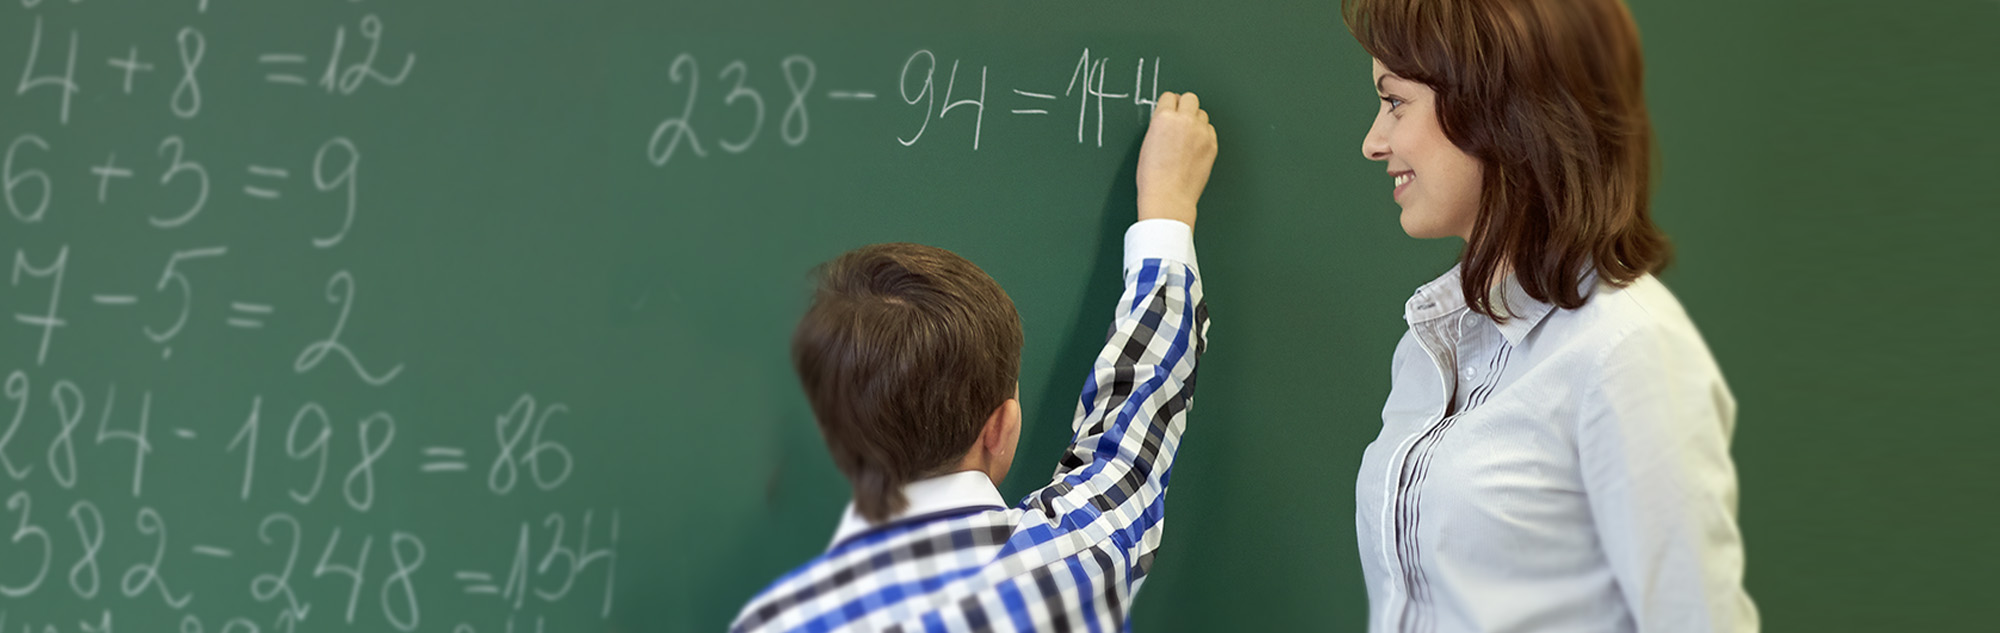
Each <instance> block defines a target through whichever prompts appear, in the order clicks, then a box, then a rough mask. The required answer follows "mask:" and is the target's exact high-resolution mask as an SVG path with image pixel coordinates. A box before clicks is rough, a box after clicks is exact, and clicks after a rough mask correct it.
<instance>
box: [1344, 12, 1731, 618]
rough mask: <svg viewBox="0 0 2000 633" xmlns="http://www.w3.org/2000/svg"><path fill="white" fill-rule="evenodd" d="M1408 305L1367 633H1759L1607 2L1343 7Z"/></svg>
mask: <svg viewBox="0 0 2000 633" xmlns="http://www.w3.org/2000/svg"><path fill="white" fill-rule="evenodd" d="M1342 9H1343V13H1344V17H1345V18H1346V20H1347V24H1348V27H1349V28H1350V29H1351V30H1352V31H1353V32H1354V35H1355V37H1356V38H1357V39H1359V40H1360V42H1361V45H1362V48H1364V49H1366V50H1367V51H1368V52H1369V54H1370V55H1372V56H1374V58H1375V62H1374V71H1373V81H1374V84H1375V87H1376V90H1377V91H1378V93H1379V94H1380V97H1381V99H1382V104H1381V106H1380V108H1379V109H1378V110H1377V111H1376V115H1375V120H1374V123H1373V124H1372V125H1371V126H1370V128H1369V130H1368V134H1367V136H1366V138H1365V140H1363V142H1362V152H1363V153H1364V154H1366V155H1367V156H1368V158H1370V159H1372V160H1377V161H1383V162H1385V163H1387V165H1388V171H1389V174H1390V176H1391V177H1392V178H1393V179H1394V183H1395V190H1394V194H1393V195H1394V196H1395V198H1396V202H1397V203H1398V204H1399V205H1401V206H1402V208H1403V212H1402V225H1403V230H1404V231H1405V232H1407V233H1409V234H1410V236H1412V237H1418V238H1436V237H1458V238H1461V239H1464V240H1465V243H1466V246H1465V251H1464V254H1463V255H1462V256H1461V259H1460V263H1459V266H1457V267H1454V268H1452V269H1451V270H1450V271H1448V272H1446V273H1445V274H1444V275H1443V276H1441V277H1439V278H1438V279H1437V280H1436V281H1433V282H1431V283H1430V284H1427V285H1425V286H1424V287H1422V288H1419V289H1418V290H1417V292H1416V296H1414V297H1412V298H1411V299H1410V300H1409V303H1408V304H1406V306H1405V312H1404V318H1405V320H1406V321H1407V322H1408V323H1409V331H1408V332H1407V333H1405V334H1404V336H1403V340H1402V342H1401V343H1400V344H1399V345H1398V346H1397V348H1396V353H1395V359H1394V361H1393V363H1392V365H1391V367H1392V370H1391V375H1392V383H1391V388H1390V394H1389V400H1388V402H1387V404H1386V405H1385V406H1384V407H1383V409H1382V431H1381V434H1380V435H1378V436H1377V437H1376V439H1375V441H1374V442H1373V443H1371V444H1370V445H1369V446H1368V448H1367V450H1366V451H1365V452H1364V454H1363V456H1362V462H1361V469H1360V472H1359V474H1358V476H1357V479H1356V484H1355V508H1356V512H1355V527H1356V531H1357V536H1358V541H1359V545H1360V551H1361V563H1362V570H1363V576H1364V578H1365V580H1366V582H1367V588H1368V603H1369V609H1370V624H1369V626H1370V630H1372V631H1424V632H1428V631H1576V632H1584V631H1593V632H1594V631H1640V630H1662V631H1666V630H1671V631H1754V630H1756V629H1757V626H1758V620H1757V611H1756V607H1755V606H1754V605H1753V604H1752V603H1751V602H1750V598H1749V596H1748V594H1746V593H1745V592H1744V591H1743V584H1742V583H1743V546H1742V538H1741V536H1740V533H1739V531H1738V528H1737V524H1736V472H1735V465H1734V463H1733V462H1732V461H1731V459H1730V457H1729V438H1730V434H1731V432H1732V431H1733V427H1734V425H1735V421H1736V401H1735V399H1734V397H1733V396H1732V395H1731V394H1730V391H1729V387H1728V385H1727V384H1726V383H1724V382H1723V380H1722V373H1721V370H1720V369H1719V368H1718V367H1717V366H1716V363H1715V360H1714V358H1713V357H1712V355H1711V354H1710V353H1709V350H1708V346H1707V344H1706V343H1705V342H1704V341H1703V340H1702V337H1701V334H1700V333H1699V332H1698V331H1696V329H1695V327H1694V324H1693V322H1691V321H1690V320H1689V319H1688V316H1687V314H1686V312H1685V311H1683V310H1682V309H1681V306H1680V303H1679V301H1678V300H1676V299H1675V298H1674V296H1673V294H1672V293H1670V292H1668V291H1667V289H1666V287H1665V286H1663V285H1661V284H1660V282H1659V280H1657V279H1655V278H1654V277H1653V273H1654V272H1656V271H1658V270H1659V269H1660V268H1661V267H1663V266H1664V265H1665V264H1666V261H1667V258H1668V254H1669V249H1668V245H1667V240H1666V237H1665V236H1664V235H1663V234H1662V233H1661V232H1660V230H1659V229H1658V228H1657V227H1656V226H1655V225H1654V224H1653V221H1652V219H1651V216H1650V212H1649V208H1648V195H1649V192H1650V188H1651V183H1650V180H1649V179H1650V177H1651V171H1650V170H1651V167H1652V166H1651V163H1650V158H1651V154H1652V127H1651V124H1650V123H1649V122H1648V120H1647V115H1646V106H1645V99H1644V96H1643V94H1642V91H1641V85H1642V81H1641V77H1642V69H1641V63H1640V59H1639V39H1638V29H1637V27H1636V26H1635V25H1634V23H1633V21H1632V17H1631V15H1630V14H1629V13H1628V12H1627V10H1626V7H1625V6H1624V4H1622V3H1621V2H1619V1H1618V0H1564V1H1558V0H1421V1H1420V0H1347V1H1346V2H1345V3H1343V7H1342Z"/></svg>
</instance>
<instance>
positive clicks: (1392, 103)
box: [1382, 97, 1403, 111]
mask: <svg viewBox="0 0 2000 633" xmlns="http://www.w3.org/2000/svg"><path fill="white" fill-rule="evenodd" d="M1382 102H1383V103H1387V104H1389V109H1390V110H1391V111H1393V110H1395V109H1396V107H1397V106H1400V105H1403V100H1402V99H1399V98H1396V97H1382Z"/></svg>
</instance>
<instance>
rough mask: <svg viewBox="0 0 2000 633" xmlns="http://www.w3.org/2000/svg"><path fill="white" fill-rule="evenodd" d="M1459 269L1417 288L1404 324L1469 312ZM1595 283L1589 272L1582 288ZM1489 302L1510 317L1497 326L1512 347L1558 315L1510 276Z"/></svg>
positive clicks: (1406, 308)
mask: <svg viewBox="0 0 2000 633" xmlns="http://www.w3.org/2000/svg"><path fill="white" fill-rule="evenodd" d="M1459 268H1460V266H1458V265H1454V266H1452V267H1451V270H1447V271H1445V273H1444V274H1443V275H1440V276H1438V278H1437V279H1433V280H1431V282H1430V283H1427V284H1424V285H1423V286H1421V287H1419V288H1417V292H1416V294H1415V295H1413V296H1411V297H1410V300H1409V301H1408V302H1406V303H1404V304H1403V320H1405V321H1408V322H1409V323H1410V324H1411V325H1416V324H1417V323H1421V322H1424V321H1430V320H1432V319H1438V318H1443V317H1446V316H1450V315H1453V314H1457V313H1459V312H1460V311H1463V310H1466V309H1467V306H1466V305H1465V293H1464V291H1463V290H1461V289H1460V286H1461V283H1462V281H1461V280H1462V279H1463V277H1461V273H1460V272H1459ZM1596 283H1597V273H1596V271H1594V270H1589V271H1586V273H1585V274H1584V276H1583V279H1582V280H1581V283H1580V284H1579V285H1580V286H1581V287H1582V288H1585V289H1588V288H1591V287H1593V286H1595V285H1596ZM1586 293H1587V290H1586ZM1489 299H1490V300H1491V302H1492V305H1493V309H1494V310H1498V311H1501V313H1502V314H1506V315H1509V317H1510V318H1508V319H1507V320H1506V321H1504V322H1496V323H1495V324H1494V325H1495V327H1498V328H1499V329H1500V334H1501V335H1502V336H1505V337H1507V343H1508V344H1509V345H1520V344H1521V340H1522V339H1525V338H1527V337H1528V333H1529V332H1533V331H1534V330H1535V326H1536V325H1537V324H1540V323H1541V322H1542V319H1543V318H1545V317H1547V316H1548V315H1549V313H1550V312H1553V311H1555V306H1553V305H1549V304H1548V303H1544V302H1542V301H1539V300H1536V299H1535V298H1533V297H1530V296H1528V292H1527V290H1525V289H1523V288H1521V283H1520V281H1518V280H1516V279H1515V278H1514V275H1513V274H1511V273H1509V274H1508V275H1507V279H1506V280H1504V281H1502V282H1501V283H1500V285H1498V286H1495V287H1494V288H1493V290H1492V294H1491V295H1489Z"/></svg>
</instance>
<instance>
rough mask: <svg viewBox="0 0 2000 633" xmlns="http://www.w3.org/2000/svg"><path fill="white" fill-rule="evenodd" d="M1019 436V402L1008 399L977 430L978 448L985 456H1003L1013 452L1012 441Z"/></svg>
mask: <svg viewBox="0 0 2000 633" xmlns="http://www.w3.org/2000/svg"><path fill="white" fill-rule="evenodd" d="M1020 435H1021V402H1020V401H1019V400H1015V399H1013V398H1008V399H1007V401H1006V402H1002V403H1000V406H998V407H994V408H993V413H991V414H989V415H987V416H986V425H985V426H984V427H982V428H980V429H979V446H980V447H981V448H984V449H986V452H987V454H990V455H1003V454H1006V453H1009V452H1012V451H1013V449H1014V440H1016V439H1017V438H1019V437H1020Z"/></svg>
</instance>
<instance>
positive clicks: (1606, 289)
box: [1560, 274, 1712, 364]
mask: <svg viewBox="0 0 2000 633" xmlns="http://www.w3.org/2000/svg"><path fill="white" fill-rule="evenodd" d="M1560 312H1562V313H1563V314H1562V317H1563V318H1562V321H1563V322H1564V323H1563V325H1564V327H1562V328H1560V329H1563V330H1567V331H1568V333H1569V335H1568V336H1565V337H1564V338H1570V339H1571V340H1572V341H1574V342H1578V343H1583V344H1584V346H1585V347H1587V348H1590V349H1593V350H1597V351H1598V352H1599V354H1600V355H1599V359H1598V360H1599V362H1600V363H1603V362H1613V361H1616V360H1617V357H1618V356H1620V355H1640V356H1649V357H1651V356H1657V355H1667V356H1674V357H1683V358H1686V357H1690V356H1692V357H1694V358H1700V359H1702V360H1705V361H1709V362H1708V363H1703V364H1710V363H1712V360H1710V358H1709V357H1710V354H1709V350H1708V344H1707V342H1706V341H1704V340H1703V339H1702V336H1701V331H1700V330H1699V329H1697V328H1696V327H1695V324H1694V320H1693V319H1691V318H1689V316H1688V313H1687V309H1686V308H1683V307H1682V306H1681V302H1680V300H1679V299H1676V298H1675V297H1674V294H1673V292H1672V291H1670V290H1668V289H1667V286H1666V284H1663V283H1660V280H1659V279H1658V278H1655V277H1654V276H1652V275H1651V274H1646V275H1640V276H1639V278H1638V279H1634V280H1632V282H1631V283H1628V284H1625V285H1623V286H1620V285H1616V284H1612V283H1609V282H1603V281H1600V282H1598V284H1597V287H1596V288H1595V289H1594V290H1593V291H1592V294H1591V297H1590V299H1589V301H1586V302H1585V303H1584V305H1583V306H1582V307H1580V308H1577V309H1575V310H1561V311H1560Z"/></svg>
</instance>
